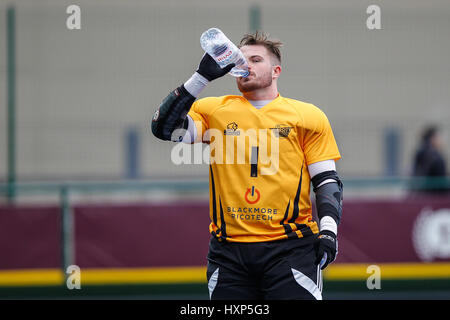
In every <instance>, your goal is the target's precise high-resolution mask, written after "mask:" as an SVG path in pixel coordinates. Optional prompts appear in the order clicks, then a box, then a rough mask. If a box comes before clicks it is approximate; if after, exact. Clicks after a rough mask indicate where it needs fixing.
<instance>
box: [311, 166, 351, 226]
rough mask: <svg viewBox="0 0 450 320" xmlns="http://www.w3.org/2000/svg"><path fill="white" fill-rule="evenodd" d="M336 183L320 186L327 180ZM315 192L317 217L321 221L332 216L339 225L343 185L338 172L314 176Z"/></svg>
mask: <svg viewBox="0 0 450 320" xmlns="http://www.w3.org/2000/svg"><path fill="white" fill-rule="evenodd" d="M328 179H332V180H334V181H336V183H334V182H330V183H325V184H324V185H321V186H320V187H319V185H320V184H321V183H322V182H324V181H325V180H328ZM311 181H312V184H313V187H314V192H315V194H316V206H317V215H318V216H319V219H321V218H323V217H324V216H331V217H332V218H333V219H334V220H335V221H336V224H338V225H339V222H340V221H341V217H342V200H343V188H344V186H343V184H342V182H341V180H340V179H339V177H338V175H337V173H336V171H334V170H333V171H325V172H322V173H319V174H318V175H316V176H314V177H313V178H312V179H311Z"/></svg>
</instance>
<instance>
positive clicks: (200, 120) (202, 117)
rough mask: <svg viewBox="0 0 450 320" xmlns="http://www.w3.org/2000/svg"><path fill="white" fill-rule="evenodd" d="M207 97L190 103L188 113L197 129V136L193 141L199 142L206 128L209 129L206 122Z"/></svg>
mask: <svg viewBox="0 0 450 320" xmlns="http://www.w3.org/2000/svg"><path fill="white" fill-rule="evenodd" d="M208 105H209V103H208V99H207V98H204V99H200V100H197V101H195V102H194V103H193V104H192V107H191V110H189V113H188V115H189V116H190V117H191V118H192V120H194V124H195V127H196V129H197V137H196V139H195V141H194V142H201V141H202V137H203V135H204V134H205V132H206V130H208V129H209V123H208Z"/></svg>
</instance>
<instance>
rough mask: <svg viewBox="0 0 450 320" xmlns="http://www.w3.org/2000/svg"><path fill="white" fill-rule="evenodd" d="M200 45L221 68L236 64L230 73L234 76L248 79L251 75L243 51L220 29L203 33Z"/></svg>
mask: <svg viewBox="0 0 450 320" xmlns="http://www.w3.org/2000/svg"><path fill="white" fill-rule="evenodd" d="M200 45H201V46H202V48H203V50H205V52H206V53H208V54H209V55H210V56H211V57H213V58H214V60H215V61H216V62H217V63H218V64H219V66H220V67H221V68H224V67H225V66H227V65H229V64H230V63H234V64H236V66H235V67H234V68H233V69H231V71H230V74H231V75H232V76H234V77H247V76H248V75H249V72H248V64H247V61H246V60H245V57H244V55H243V54H242V52H241V50H239V48H238V47H236V45H235V44H234V43H233V42H231V40H230V39H228V38H227V36H226V35H225V34H224V33H223V32H222V31H220V30H219V29H217V28H211V29H208V30H206V31H205V32H203V34H202V36H201V37H200Z"/></svg>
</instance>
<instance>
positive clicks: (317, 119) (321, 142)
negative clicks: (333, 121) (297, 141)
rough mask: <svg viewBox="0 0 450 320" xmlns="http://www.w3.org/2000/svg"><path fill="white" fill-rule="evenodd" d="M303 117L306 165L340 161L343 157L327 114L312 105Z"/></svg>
mask: <svg viewBox="0 0 450 320" xmlns="http://www.w3.org/2000/svg"><path fill="white" fill-rule="evenodd" d="M302 115H303V117H302V118H303V123H301V126H302V131H303V137H302V140H303V141H302V142H303V151H304V153H305V157H306V164H307V165H310V164H312V163H315V162H319V161H324V160H339V159H340V158H341V155H340V153H339V149H338V146H337V144H336V140H335V138H334V134H333V130H332V129H331V125H330V122H329V121H328V118H327V116H326V115H325V113H323V111H322V110H320V109H319V108H317V107H315V106H313V105H311V107H310V108H308V110H307V111H306V112H304V113H303V114H302Z"/></svg>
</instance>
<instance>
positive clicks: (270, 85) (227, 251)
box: [151, 33, 343, 300]
mask: <svg viewBox="0 0 450 320" xmlns="http://www.w3.org/2000/svg"><path fill="white" fill-rule="evenodd" d="M239 47H240V49H241V51H242V53H243V54H244V56H245V58H246V59H247V61H248V70H249V72H250V74H249V76H248V77H245V78H244V77H240V78H237V79H236V83H237V86H238V88H239V90H240V92H241V93H242V96H236V95H226V96H222V97H208V98H203V99H199V100H197V101H196V97H197V96H198V95H199V93H200V92H201V90H202V89H203V88H204V87H206V86H207V84H208V83H209V82H211V81H213V80H215V79H217V78H220V77H222V76H223V75H225V74H227V73H228V72H229V71H230V70H231V68H233V67H234V64H230V65H228V66H226V67H225V68H223V69H221V68H220V67H219V65H218V64H217V63H216V62H215V61H214V60H213V59H212V58H211V56H209V55H208V54H205V55H204V56H203V58H202V60H201V62H200V65H199V67H198V69H197V71H196V72H195V73H194V75H193V76H192V77H191V78H190V79H189V80H188V81H186V82H185V83H184V84H183V85H181V86H180V87H178V88H177V89H175V90H174V91H172V92H171V93H170V94H169V95H168V96H167V97H166V98H165V99H164V100H163V102H162V103H161V105H160V106H159V108H158V110H157V111H156V112H155V113H154V115H153V119H152V125H151V127H152V132H153V134H154V135H155V136H156V137H158V138H160V139H162V140H171V141H183V142H187V143H195V142H206V143H211V159H217V156H218V155H219V154H223V155H224V156H223V158H224V159H225V160H224V161H223V162H220V161H216V162H215V161H211V164H210V168H209V172H210V176H209V177H210V218H211V224H210V227H209V230H210V233H211V235H212V237H211V240H210V246H209V252H208V267H207V278H208V289H209V295H210V298H211V299H252V300H255V299H322V288H321V287H322V280H321V269H324V268H325V267H327V266H328V264H330V263H331V262H333V261H334V260H335V258H336V254H337V240H336V236H337V227H338V225H339V222H340V219H341V215H342V188H343V186H342V183H341V181H340V179H339V177H338V175H337V173H336V166H335V161H336V160H338V159H340V154H339V150H338V147H337V145H336V141H335V139H334V136H333V132H332V130H331V127H330V124H329V122H328V119H327V117H326V116H325V114H324V113H323V112H322V111H321V110H320V109H318V108H317V107H315V106H314V105H312V104H309V103H305V102H301V101H297V100H293V99H288V98H285V97H282V96H281V95H280V94H279V92H278V88H277V80H278V77H279V76H280V74H281V55H280V47H281V42H278V41H273V40H270V39H268V38H267V36H266V35H265V34H262V33H256V34H253V35H245V36H244V37H243V39H242V40H241V42H240V45H239ZM179 129H184V130H179ZM180 132H181V133H180ZM208 132H213V133H214V144H215V145H216V146H217V145H221V144H223V145H226V149H227V150H226V151H223V150H219V149H218V148H213V147H212V144H213V139H211V134H208ZM249 132H250V133H253V134H247V133H249ZM255 132H256V135H255V134H254V133H255ZM217 133H219V134H220V135H218V134H217ZM242 137H244V138H242ZM239 139H241V140H239ZM242 139H244V140H242ZM268 141H269V142H270V141H272V144H271V146H272V147H270V143H269V142H268ZM217 142H220V143H221V144H217ZM243 142H245V143H243ZM248 144H250V145H248ZM267 145H269V146H268V147H269V149H270V150H269V151H270V153H271V154H272V155H275V156H274V157H270V160H271V161H272V160H273V161H272V162H274V163H275V164H276V168H275V170H269V167H271V166H272V165H273V163H268V162H271V161H263V160H267V159H263V158H264V157H263V155H262V148H263V147H264V148H265V147H267ZM274 146H275V147H274ZM229 148H231V149H233V148H234V149H236V150H237V152H236V154H235V153H232V155H231V156H229V157H227V153H228V152H229V150H230V149H229ZM234 149H233V150H234ZM266 149H267V148H266ZM266 151H267V150H266ZM244 156H245V160H246V161H244V162H243V161H241V162H239V161H237V160H236V159H235V158H239V157H242V158H243V157H244ZM242 158H241V160H242ZM311 183H312V185H313V190H314V192H315V196H316V197H315V198H316V207H317V213H318V218H319V225H318V224H317V223H316V222H315V221H314V220H313V218H312V209H311V200H310V184H311ZM186 218H187V219H188V217H186Z"/></svg>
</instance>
